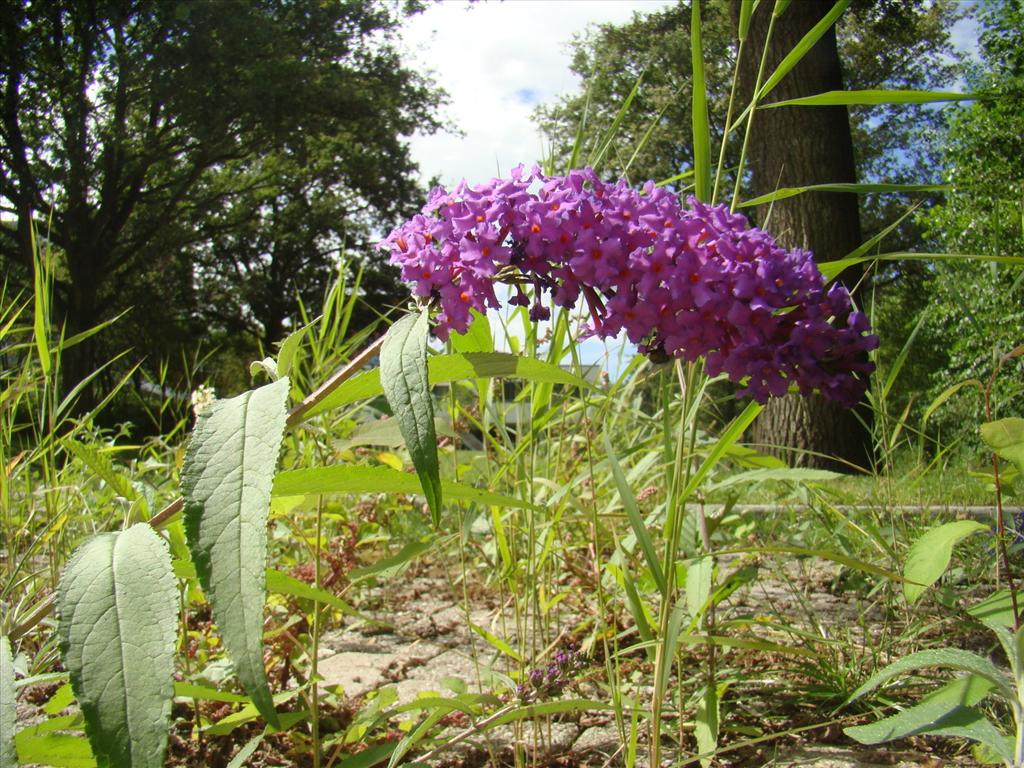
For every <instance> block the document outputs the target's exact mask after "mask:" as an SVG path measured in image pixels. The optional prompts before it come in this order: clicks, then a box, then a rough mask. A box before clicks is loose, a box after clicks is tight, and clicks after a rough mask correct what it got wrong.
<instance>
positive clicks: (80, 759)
mask: <svg viewBox="0 0 1024 768" xmlns="http://www.w3.org/2000/svg"><path fill="white" fill-rule="evenodd" d="M14 742H15V744H16V745H17V747H18V762H19V763H21V764H23V765H29V764H35V763H39V764H41V765H52V766H56V768H95V767H96V758H94V757H93V755H92V750H90V749H89V742H88V741H86V740H85V739H83V738H82V737H81V736H68V735H66V734H63V733H47V734H45V735H43V736H31V737H23V736H22V735H21V734H20V733H19V734H18V735H17V736H15V737H14ZM11 765H14V764H13V763H12V764H11ZM124 765H129V764H128V763H125V764H124ZM154 765H156V763H154ZM161 765H162V763H161ZM6 766H7V763H4V768H6Z"/></svg>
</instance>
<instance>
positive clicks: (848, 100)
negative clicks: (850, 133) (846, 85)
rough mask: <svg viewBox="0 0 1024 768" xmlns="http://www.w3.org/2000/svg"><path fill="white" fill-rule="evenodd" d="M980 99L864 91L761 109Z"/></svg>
mask: <svg viewBox="0 0 1024 768" xmlns="http://www.w3.org/2000/svg"><path fill="white" fill-rule="evenodd" d="M976 98H978V97H977V95H976V94H973V93H947V92H946V91H908V90H891V91H886V90H863V91H828V92H827V93H818V94H815V95H814V96H803V97H801V98H799V99H787V100H786V101H774V102H772V103H770V104H762V105H761V107H760V108H761V109H771V108H772V107H837V106H850V107H852V106H873V105H876V104H931V103H932V102H936V101H969V100H973V99H976Z"/></svg>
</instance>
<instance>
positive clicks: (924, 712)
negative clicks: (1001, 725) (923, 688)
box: [843, 675, 1013, 763]
mask: <svg viewBox="0 0 1024 768" xmlns="http://www.w3.org/2000/svg"><path fill="white" fill-rule="evenodd" d="M991 689H992V684H991V683H990V682H989V681H988V680H986V679H984V678H981V677H978V676H976V675H967V676H965V677H961V678H959V679H957V680H953V681H952V682H950V683H947V684H946V685H944V686H943V687H942V688H940V689H939V690H937V691H934V692H932V693H930V694H929V695H927V696H925V697H924V698H923V699H922V700H921V701H920V702H919V703H917V704H915V705H914V706H912V707H909V708H908V709H904V710H902V711H901V712H897V713H896V714H895V715H890V716H889V717H886V718H884V719H882V720H879V721H877V722H874V723H870V724H868V725H857V726H853V727H851V728H844V729H843V732H844V733H845V734H846V735H847V736H849V737H850V738H851V739H854V740H855V741H859V742H860V743H861V744H882V743H884V742H887V741H895V740H896V739H904V738H906V737H908V736H917V735H921V734H930V735H936V736H960V737H962V738H968V739H973V740H974V741H978V742H981V743H982V744H985V745H986V746H988V747H991V748H992V749H993V750H995V752H996V753H997V754H998V755H999V756H1000V757H1001V758H1003V759H1004V760H1007V761H1008V762H1010V763H1012V762H1013V749H1012V747H1011V746H1010V743H1009V742H1008V740H1007V738H1006V737H1005V736H1003V734H1001V733H1000V732H999V730H998V729H997V728H996V727H995V726H994V725H992V723H991V722H989V721H988V720H987V719H986V718H985V717H984V716H983V715H982V714H981V713H980V712H979V711H978V710H976V709H974V705H975V704H977V703H978V702H979V701H981V700H982V699H983V698H985V696H986V695H987V694H988V692H989V691H990V690H991Z"/></svg>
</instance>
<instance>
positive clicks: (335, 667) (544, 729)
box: [319, 574, 973, 768]
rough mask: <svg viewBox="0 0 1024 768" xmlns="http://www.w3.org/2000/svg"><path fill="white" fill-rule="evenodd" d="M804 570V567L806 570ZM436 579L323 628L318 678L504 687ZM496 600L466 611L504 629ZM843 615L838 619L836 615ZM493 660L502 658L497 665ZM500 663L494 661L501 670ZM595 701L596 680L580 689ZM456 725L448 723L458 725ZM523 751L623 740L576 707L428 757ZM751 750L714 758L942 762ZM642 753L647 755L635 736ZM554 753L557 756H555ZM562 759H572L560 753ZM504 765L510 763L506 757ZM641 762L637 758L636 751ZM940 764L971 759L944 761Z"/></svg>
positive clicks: (864, 751) (868, 765)
mask: <svg viewBox="0 0 1024 768" xmlns="http://www.w3.org/2000/svg"><path fill="white" fill-rule="evenodd" d="M805 577H806V574H805ZM448 592H449V590H448V586H447V583H446V582H445V581H444V580H442V579H424V578H419V579H415V580H411V581H410V582H409V583H407V584H406V585H405V586H404V587H403V588H402V591H401V594H398V595H392V596H391V599H390V600H389V601H388V602H389V604H390V606H389V608H388V609H386V610H384V609H382V610H380V611H378V612H376V614H375V615H376V616H378V617H379V618H380V619H381V620H384V619H386V620H387V621H388V622H389V625H390V626H388V627H385V626H382V625H375V624H371V625H363V626H355V627H353V628H351V629H339V630H335V631H332V632H328V633H327V634H325V636H324V638H323V641H322V644H321V649H322V650H321V658H320V662H319V672H320V675H321V676H322V677H323V683H322V685H324V686H336V685H340V686H341V687H342V688H343V689H344V693H345V695H346V696H348V697H352V698H355V699H358V698H361V697H364V696H366V694H368V693H370V692H371V691H374V690H376V689H379V688H382V687H384V686H394V688H395V691H396V693H397V697H398V700H399V702H400V703H407V702H410V701H412V700H413V699H415V698H416V697H417V696H418V695H420V694H423V693H426V692H431V694H432V695H440V696H451V695H453V693H452V688H453V683H452V680H453V679H457V680H461V681H463V682H464V683H465V685H466V689H467V690H468V691H469V692H471V693H492V692H494V691H495V690H497V689H499V688H501V687H503V686H501V685H500V683H496V682H495V681H494V678H493V677H492V675H491V673H490V671H489V669H488V665H489V664H492V663H498V662H499V657H500V654H499V653H497V652H496V651H495V649H494V648H493V647H491V646H490V645H489V644H487V643H486V642H485V641H484V640H483V639H482V638H480V637H479V636H478V635H477V634H476V633H474V632H472V631H470V630H469V628H468V626H467V616H466V613H465V610H464V608H462V607H461V606H460V605H458V603H457V601H456V600H455V599H453V598H452V597H450V596H449V594H448ZM766 598H770V599H771V600H773V601H775V602H776V603H777V604H778V605H776V607H781V606H791V605H792V604H793V602H792V596H791V595H787V592H786V588H785V587H784V586H782V585H779V584H775V583H773V582H769V581H767V580H760V579H759V580H757V581H755V583H754V585H753V588H752V589H750V590H748V591H747V592H746V593H743V594H739V593H738V594H737V596H736V598H735V600H736V603H737V604H738V605H744V604H746V605H753V604H757V603H761V604H762V605H763V601H764V600H765V599H766ZM817 599H819V600H821V601H823V602H824V603H827V606H826V605H823V606H822V608H824V609H825V610H826V611H827V612H826V613H824V614H822V615H823V616H828V615H832V616H833V617H834V618H836V619H838V620H839V621H840V622H846V621H848V620H849V618H850V613H851V611H855V610H856V609H855V608H854V607H853V606H846V605H845V604H844V601H843V600H841V599H838V598H836V597H834V596H832V595H828V594H823V595H820V596H819V597H818V598H817ZM498 616H499V611H498V610H497V607H496V606H493V605H492V606H491V607H490V608H489V609H488V608H487V607H480V608H477V607H474V608H473V609H472V610H471V612H470V615H469V617H468V618H469V620H470V621H472V622H473V623H474V624H476V625H478V626H480V627H483V628H485V629H487V630H488V631H490V632H493V633H494V634H496V635H498V636H501V635H502V632H501V628H500V626H498V624H499V622H498V621H497V617H498ZM839 617H842V618H839ZM499 667H500V664H499ZM499 672H500V669H499ZM587 695H588V696H589V695H593V697H594V698H597V699H598V700H601V699H602V698H603V697H602V694H601V693H600V692H599V691H598V690H597V688H596V686H594V689H593V691H591V692H587ZM457 730H459V729H455V730H452V731H450V733H455V732H456V731H457ZM517 743H518V744H520V745H522V746H523V747H524V748H525V749H526V750H527V751H528V752H533V751H534V750H535V749H536V750H540V751H541V752H542V753H543V754H545V755H547V756H548V758H549V760H548V761H547V762H542V763H540V765H542V766H543V765H571V766H609V767H610V766H618V765H622V750H621V748H620V745H621V739H620V737H619V734H618V731H617V729H616V728H615V726H614V723H613V721H612V719H611V717H610V714H608V713H601V712H596V713H593V714H589V713H588V714H584V715H583V716H579V715H576V716H575V717H574V720H572V721H567V722H553V723H543V724H540V723H537V724H534V723H526V722H524V723H523V724H522V725H521V726H520V727H519V730H518V732H516V731H514V730H513V728H512V727H511V726H503V727H500V728H496V729H493V730H490V731H488V732H487V733H486V734H483V735H476V736H474V737H473V738H471V739H469V740H467V742H465V743H463V744H460V745H459V746H458V747H456V748H453V749H451V750H450V751H446V752H444V753H443V754H442V756H441V757H439V759H438V760H437V761H434V762H432V764H433V765H439V766H440V765H458V766H461V767H463V768H465V767H470V768H472V767H475V766H481V765H491V764H492V761H493V760H494V759H498V760H502V761H507V760H508V759H509V757H510V755H511V753H512V748H513V746H514V745H515V744H517ZM766 747H767V748H766V749H764V750H762V751H761V752H758V753H757V755H758V757H757V758H756V760H755V761H754V762H736V761H735V759H733V760H730V759H728V757H727V756H726V757H725V759H724V760H723V761H722V762H721V763H718V764H720V765H771V766H780V767H783V766H819V767H820V768H874V767H875V766H882V765H884V766H887V768H892V767H893V766H900V767H903V768H906V767H907V766H914V765H939V764H940V763H929V762H927V761H928V756H926V755H923V754H911V753H904V752H898V751H886V750H885V749H882V750H878V749H870V748H851V747H846V746H835V745H816V744H798V745H796V746H793V744H792V742H789V743H788V744H782V743H780V744H774V745H773V743H772V742H768V743H767V745H766ZM640 754H641V755H645V751H644V747H643V746H642V745H641V747H640ZM558 759H561V760H562V761H563V762H561V763H559V762H557V760H558ZM566 760H568V761H569V762H565V761H566ZM506 764H508V763H506ZM637 764H638V765H643V764H644V763H643V759H642V758H641V759H640V760H638V763H637ZM941 764H943V765H954V764H955V765H972V764H973V763H970V762H965V763H960V762H957V763H950V762H949V761H945V762H943V763H941Z"/></svg>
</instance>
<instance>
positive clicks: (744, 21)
mask: <svg viewBox="0 0 1024 768" xmlns="http://www.w3.org/2000/svg"><path fill="white" fill-rule="evenodd" d="M753 13H754V0H740V22H739V25H738V29H737V35H736V36H737V39H738V40H739V41H740V42H743V41H744V40H746V39H747V32H748V31H749V30H750V17H751V16H752V15H753Z"/></svg>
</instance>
